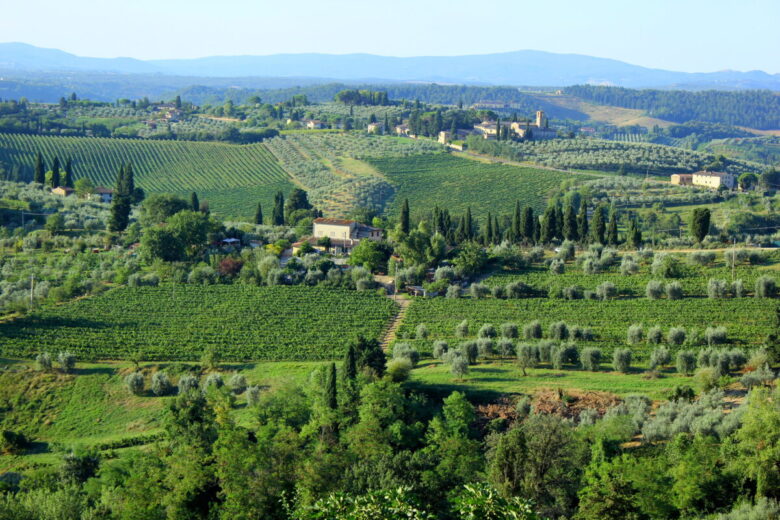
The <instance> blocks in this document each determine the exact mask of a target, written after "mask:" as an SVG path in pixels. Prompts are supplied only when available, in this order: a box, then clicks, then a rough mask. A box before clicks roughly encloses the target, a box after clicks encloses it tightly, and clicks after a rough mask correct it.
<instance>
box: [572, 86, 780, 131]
mask: <svg viewBox="0 0 780 520" xmlns="http://www.w3.org/2000/svg"><path fill="white" fill-rule="evenodd" d="M566 93H567V94H570V95H572V96H577V97H579V98H582V99H585V100H587V101H592V102H595V103H599V104H603V105H613V106H618V107H624V108H636V109H642V110H646V111H647V112H648V115H650V116H652V117H657V118H660V119H667V120H669V121H674V122H677V123H685V122H687V121H707V122H711V123H724V124H727V125H735V126H746V127H749V128H757V129H761V130H767V129H777V128H780V95H778V94H777V93H775V92H772V91H769V90H745V91H735V92H729V91H720V90H705V91H700V92H690V91H685V90H650V89H647V90H634V89H628V88H620V87H602V86H593V85H576V86H572V87H568V88H566Z"/></svg>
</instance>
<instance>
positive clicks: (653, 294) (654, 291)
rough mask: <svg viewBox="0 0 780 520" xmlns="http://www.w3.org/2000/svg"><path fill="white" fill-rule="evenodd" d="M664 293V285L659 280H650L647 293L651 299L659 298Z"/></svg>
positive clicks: (646, 288) (646, 289)
mask: <svg viewBox="0 0 780 520" xmlns="http://www.w3.org/2000/svg"><path fill="white" fill-rule="evenodd" d="M663 293H664V286H663V284H662V283H661V282H659V281H657V280H650V281H649V282H647V287H645V295H646V296H647V298H648V299H649V300H657V299H658V298H660V297H661V296H662V295H663Z"/></svg>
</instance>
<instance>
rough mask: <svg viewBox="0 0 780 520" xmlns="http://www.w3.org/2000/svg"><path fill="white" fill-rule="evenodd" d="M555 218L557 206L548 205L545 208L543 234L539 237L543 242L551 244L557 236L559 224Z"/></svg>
mask: <svg viewBox="0 0 780 520" xmlns="http://www.w3.org/2000/svg"><path fill="white" fill-rule="evenodd" d="M555 220H556V211H555V206H547V209H546V210H544V216H543V217H542V229H541V236H540V237H539V238H540V240H541V241H542V243H544V244H549V243H550V242H552V241H553V239H554V238H555V236H556V231H557V224H556V221H555Z"/></svg>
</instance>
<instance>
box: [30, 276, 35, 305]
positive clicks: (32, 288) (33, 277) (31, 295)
mask: <svg viewBox="0 0 780 520" xmlns="http://www.w3.org/2000/svg"><path fill="white" fill-rule="evenodd" d="M34 290H35V275H34V274H31V275H30V309H32V308H33V302H34V300H33V295H34Z"/></svg>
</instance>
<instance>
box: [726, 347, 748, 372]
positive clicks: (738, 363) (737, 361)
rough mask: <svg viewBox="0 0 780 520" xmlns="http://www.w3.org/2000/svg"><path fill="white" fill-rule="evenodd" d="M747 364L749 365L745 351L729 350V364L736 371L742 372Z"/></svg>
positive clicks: (738, 349)
mask: <svg viewBox="0 0 780 520" xmlns="http://www.w3.org/2000/svg"><path fill="white" fill-rule="evenodd" d="M745 363H747V356H746V355H745V351H744V350H742V349H740V348H733V349H731V350H729V364H730V365H731V368H732V369H734V370H741V369H742V368H743V367H744V366H745Z"/></svg>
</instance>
